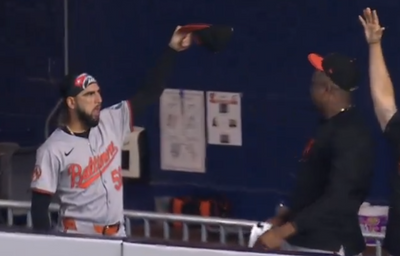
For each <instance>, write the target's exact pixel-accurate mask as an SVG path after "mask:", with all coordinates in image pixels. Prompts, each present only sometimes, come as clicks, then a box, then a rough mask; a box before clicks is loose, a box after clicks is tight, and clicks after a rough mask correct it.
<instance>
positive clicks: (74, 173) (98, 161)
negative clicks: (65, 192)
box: [68, 142, 122, 189]
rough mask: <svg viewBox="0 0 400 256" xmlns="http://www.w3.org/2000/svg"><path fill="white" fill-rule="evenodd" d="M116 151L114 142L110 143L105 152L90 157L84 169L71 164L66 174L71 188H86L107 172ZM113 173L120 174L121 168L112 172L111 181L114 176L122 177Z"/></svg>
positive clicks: (78, 165)
mask: <svg viewBox="0 0 400 256" xmlns="http://www.w3.org/2000/svg"><path fill="white" fill-rule="evenodd" d="M118 150H119V149H118V147H117V146H115V144H114V142H111V143H110V144H109V145H108V146H107V148H106V150H105V152H103V153H101V154H99V155H98V156H93V157H90V158H89V161H88V164H87V166H86V167H82V166H81V165H80V164H76V163H74V164H71V165H70V166H69V167H68V174H69V175H70V176H71V188H83V189H86V188H88V187H89V186H90V185H91V184H92V183H93V182H95V181H96V180H97V179H99V178H100V177H101V175H102V174H103V173H105V172H106V171H107V170H108V167H109V166H110V164H111V163H112V161H113V160H114V159H115V156H116V155H117V154H118ZM115 172H118V173H119V174H120V172H121V168H120V167H119V168H118V170H114V171H112V175H113V180H114V179H115V178H114V176H122V175H115V174H114V173H115ZM118 178H119V177H118ZM121 178H122V177H121ZM115 182H116V181H115Z"/></svg>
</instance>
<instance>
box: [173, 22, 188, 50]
mask: <svg viewBox="0 0 400 256" xmlns="http://www.w3.org/2000/svg"><path fill="white" fill-rule="evenodd" d="M180 28H181V26H177V27H176V29H175V31H174V33H173V34H172V37H171V41H170V42H169V47H171V48H172V49H174V50H175V51H178V52H180V51H184V50H186V49H187V48H189V47H190V45H191V44H192V34H191V33H184V32H180V31H179V29H180Z"/></svg>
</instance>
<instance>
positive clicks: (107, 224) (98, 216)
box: [31, 26, 192, 237]
mask: <svg viewBox="0 0 400 256" xmlns="http://www.w3.org/2000/svg"><path fill="white" fill-rule="evenodd" d="M179 28H180V27H179V26H178V27H177V29H176V30H175V32H174V33H173V35H172V38H171V41H170V43H169V47H168V48H167V49H166V51H165V52H164V53H163V55H162V57H161V58H160V60H159V62H158V63H157V65H156V67H155V68H154V69H153V70H152V72H150V73H149V76H148V78H147V79H146V80H145V84H144V86H143V87H142V88H141V90H139V92H138V93H137V94H136V95H135V96H134V97H133V98H132V99H129V100H126V101H122V102H120V103H119V104H116V105H114V106H111V107H109V108H105V109H103V110H102V109H101V103H102V97H101V94H100V85H99V84H98V83H97V81H96V79H95V78H94V77H93V76H91V75H89V74H87V73H83V74H80V75H77V76H72V75H69V76H67V77H66V78H65V81H64V82H63V84H62V85H61V95H62V98H63V100H64V110H65V111H64V114H65V115H64V119H63V121H64V122H63V125H62V126H60V127H59V128H58V129H56V130H55V131H54V132H53V133H52V134H51V135H50V137H49V138H48V139H47V140H46V141H45V142H44V143H43V145H41V146H40V148H39V149H38V150H37V155H36V165H35V168H34V172H33V177H32V183H31V188H32V190H33V192H32V208H31V213H32V221H33V227H34V229H36V230H41V231H43V230H49V229H50V221H49V218H48V207H49V204H50V202H51V200H52V196H53V195H54V194H56V195H57V197H58V199H59V201H60V211H59V223H58V229H59V230H60V231H62V232H66V233H80V234H87V235H107V236H121V237H124V236H125V235H126V234H125V229H124V226H123V222H124V215H123V210H124V206H123V189H122V186H123V183H122V172H121V147H122V145H123V142H124V140H125V137H126V135H127V134H129V133H130V132H131V129H132V127H133V116H134V113H135V114H137V113H139V112H140V111H142V110H143V109H144V108H145V107H146V106H148V105H149V104H151V103H153V102H155V101H157V100H158V99H159V97H160V95H161V93H162V91H163V89H164V85H165V83H166V79H167V78H168V76H169V75H170V73H171V72H170V71H171V67H172V65H173V62H174V59H175V56H176V53H177V52H179V51H183V50H186V49H187V48H188V47H189V46H190V44H191V41H192V39H191V34H188V33H182V32H180V31H179Z"/></svg>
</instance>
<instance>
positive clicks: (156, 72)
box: [130, 47, 178, 115]
mask: <svg viewBox="0 0 400 256" xmlns="http://www.w3.org/2000/svg"><path fill="white" fill-rule="evenodd" d="M177 53H178V52H177V51H175V50H174V49H172V48H170V47H168V48H167V49H166V50H165V51H164V52H163V54H162V55H161V57H160V58H159V59H158V61H157V63H156V65H155V66H154V68H152V69H151V70H150V72H149V73H148V74H147V77H146V79H145V81H144V84H143V85H142V86H141V87H140V89H139V90H138V92H137V93H136V94H135V95H134V96H133V97H132V98H131V99H130V101H131V106H132V109H133V110H134V113H135V115H137V114H138V113H140V112H142V111H143V110H144V109H145V108H146V107H147V106H149V105H151V104H154V103H155V102H157V101H158V99H159V98H160V96H161V94H162V92H163V91H164V88H165V86H166V84H167V80H168V78H169V77H170V76H171V74H172V70H173V67H174V64H175V59H176V55H177Z"/></svg>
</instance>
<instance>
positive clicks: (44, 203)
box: [31, 191, 52, 231]
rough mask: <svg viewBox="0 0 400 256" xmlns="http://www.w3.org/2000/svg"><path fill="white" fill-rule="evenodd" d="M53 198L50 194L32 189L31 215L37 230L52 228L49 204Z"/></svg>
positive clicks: (34, 227)
mask: <svg viewBox="0 0 400 256" xmlns="http://www.w3.org/2000/svg"><path fill="white" fill-rule="evenodd" d="M51 198H52V196H51V195H50V194H44V193H40V192H36V191H32V202H31V215H32V225H33V229H34V230H36V231H49V230H50V227H51V223H50V219H49V205H50V203H51Z"/></svg>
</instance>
